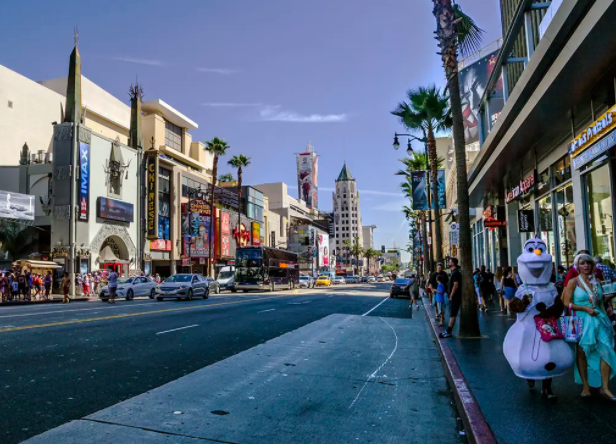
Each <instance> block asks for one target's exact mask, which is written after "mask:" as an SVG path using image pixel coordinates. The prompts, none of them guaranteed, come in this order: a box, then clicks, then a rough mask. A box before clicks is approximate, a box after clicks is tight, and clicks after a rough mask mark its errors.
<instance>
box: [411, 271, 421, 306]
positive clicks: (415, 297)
mask: <svg viewBox="0 0 616 444" xmlns="http://www.w3.org/2000/svg"><path fill="white" fill-rule="evenodd" d="M410 287H411V288H410V293H411V302H410V304H409V308H410V309H411V310H412V309H413V302H414V303H415V306H416V307H417V310H419V299H420V296H419V279H418V278H417V276H415V275H414V274H413V275H412V276H411V285H410Z"/></svg>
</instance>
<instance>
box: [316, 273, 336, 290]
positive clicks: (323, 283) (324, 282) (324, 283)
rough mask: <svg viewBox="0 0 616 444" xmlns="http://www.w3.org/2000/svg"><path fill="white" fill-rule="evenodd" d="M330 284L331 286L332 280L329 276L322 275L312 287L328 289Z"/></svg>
mask: <svg viewBox="0 0 616 444" xmlns="http://www.w3.org/2000/svg"><path fill="white" fill-rule="evenodd" d="M331 284H332V279H331V278H330V277H329V276H326V275H322V276H319V278H318V279H317V281H316V282H315V284H314V286H315V287H329V286H330V285H331Z"/></svg>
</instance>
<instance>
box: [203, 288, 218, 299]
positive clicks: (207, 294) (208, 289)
mask: <svg viewBox="0 0 616 444" xmlns="http://www.w3.org/2000/svg"><path fill="white" fill-rule="evenodd" d="M218 293H220V288H219V289H218V291H217V293H216V294H218ZM209 297H210V288H209V287H208V288H206V289H205V293H203V299H207V298H209Z"/></svg>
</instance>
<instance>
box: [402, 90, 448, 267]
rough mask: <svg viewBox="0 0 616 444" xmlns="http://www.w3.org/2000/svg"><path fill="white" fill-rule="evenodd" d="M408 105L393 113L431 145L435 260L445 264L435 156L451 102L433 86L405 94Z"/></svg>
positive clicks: (429, 150) (403, 105)
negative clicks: (437, 138) (438, 136)
mask: <svg viewBox="0 0 616 444" xmlns="http://www.w3.org/2000/svg"><path fill="white" fill-rule="evenodd" d="M406 96H407V99H408V102H400V103H399V104H398V107H397V108H396V109H395V110H394V111H392V114H393V115H394V116H397V117H398V118H399V119H400V123H402V124H403V125H404V126H405V127H406V128H407V129H408V130H409V131H411V132H421V133H422V134H423V135H424V139H425V141H426V144H427V146H428V156H429V159H430V167H431V168H430V170H431V171H430V174H431V175H432V181H431V185H432V204H433V208H434V219H435V223H434V238H435V239H434V240H435V242H434V244H435V247H436V260H437V261H438V262H440V261H442V235H441V224H440V212H439V201H438V200H439V199H438V189H439V186H438V165H437V155H436V133H437V132H440V131H446V130H449V128H451V114H450V111H449V99H448V98H447V96H445V95H444V94H441V90H440V89H439V88H437V87H436V86H434V85H431V86H429V87H427V88H424V87H419V88H416V89H410V90H409V91H408V92H407V93H406Z"/></svg>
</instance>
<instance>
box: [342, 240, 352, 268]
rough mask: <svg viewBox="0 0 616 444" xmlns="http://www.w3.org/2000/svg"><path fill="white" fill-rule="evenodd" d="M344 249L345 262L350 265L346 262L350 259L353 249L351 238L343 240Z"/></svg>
mask: <svg viewBox="0 0 616 444" xmlns="http://www.w3.org/2000/svg"><path fill="white" fill-rule="evenodd" d="M341 250H342V251H344V255H342V256H343V257H344V263H345V265H348V264H347V263H346V262H347V261H348V259H349V251H351V240H350V239H345V240H343V241H342V248H341Z"/></svg>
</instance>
